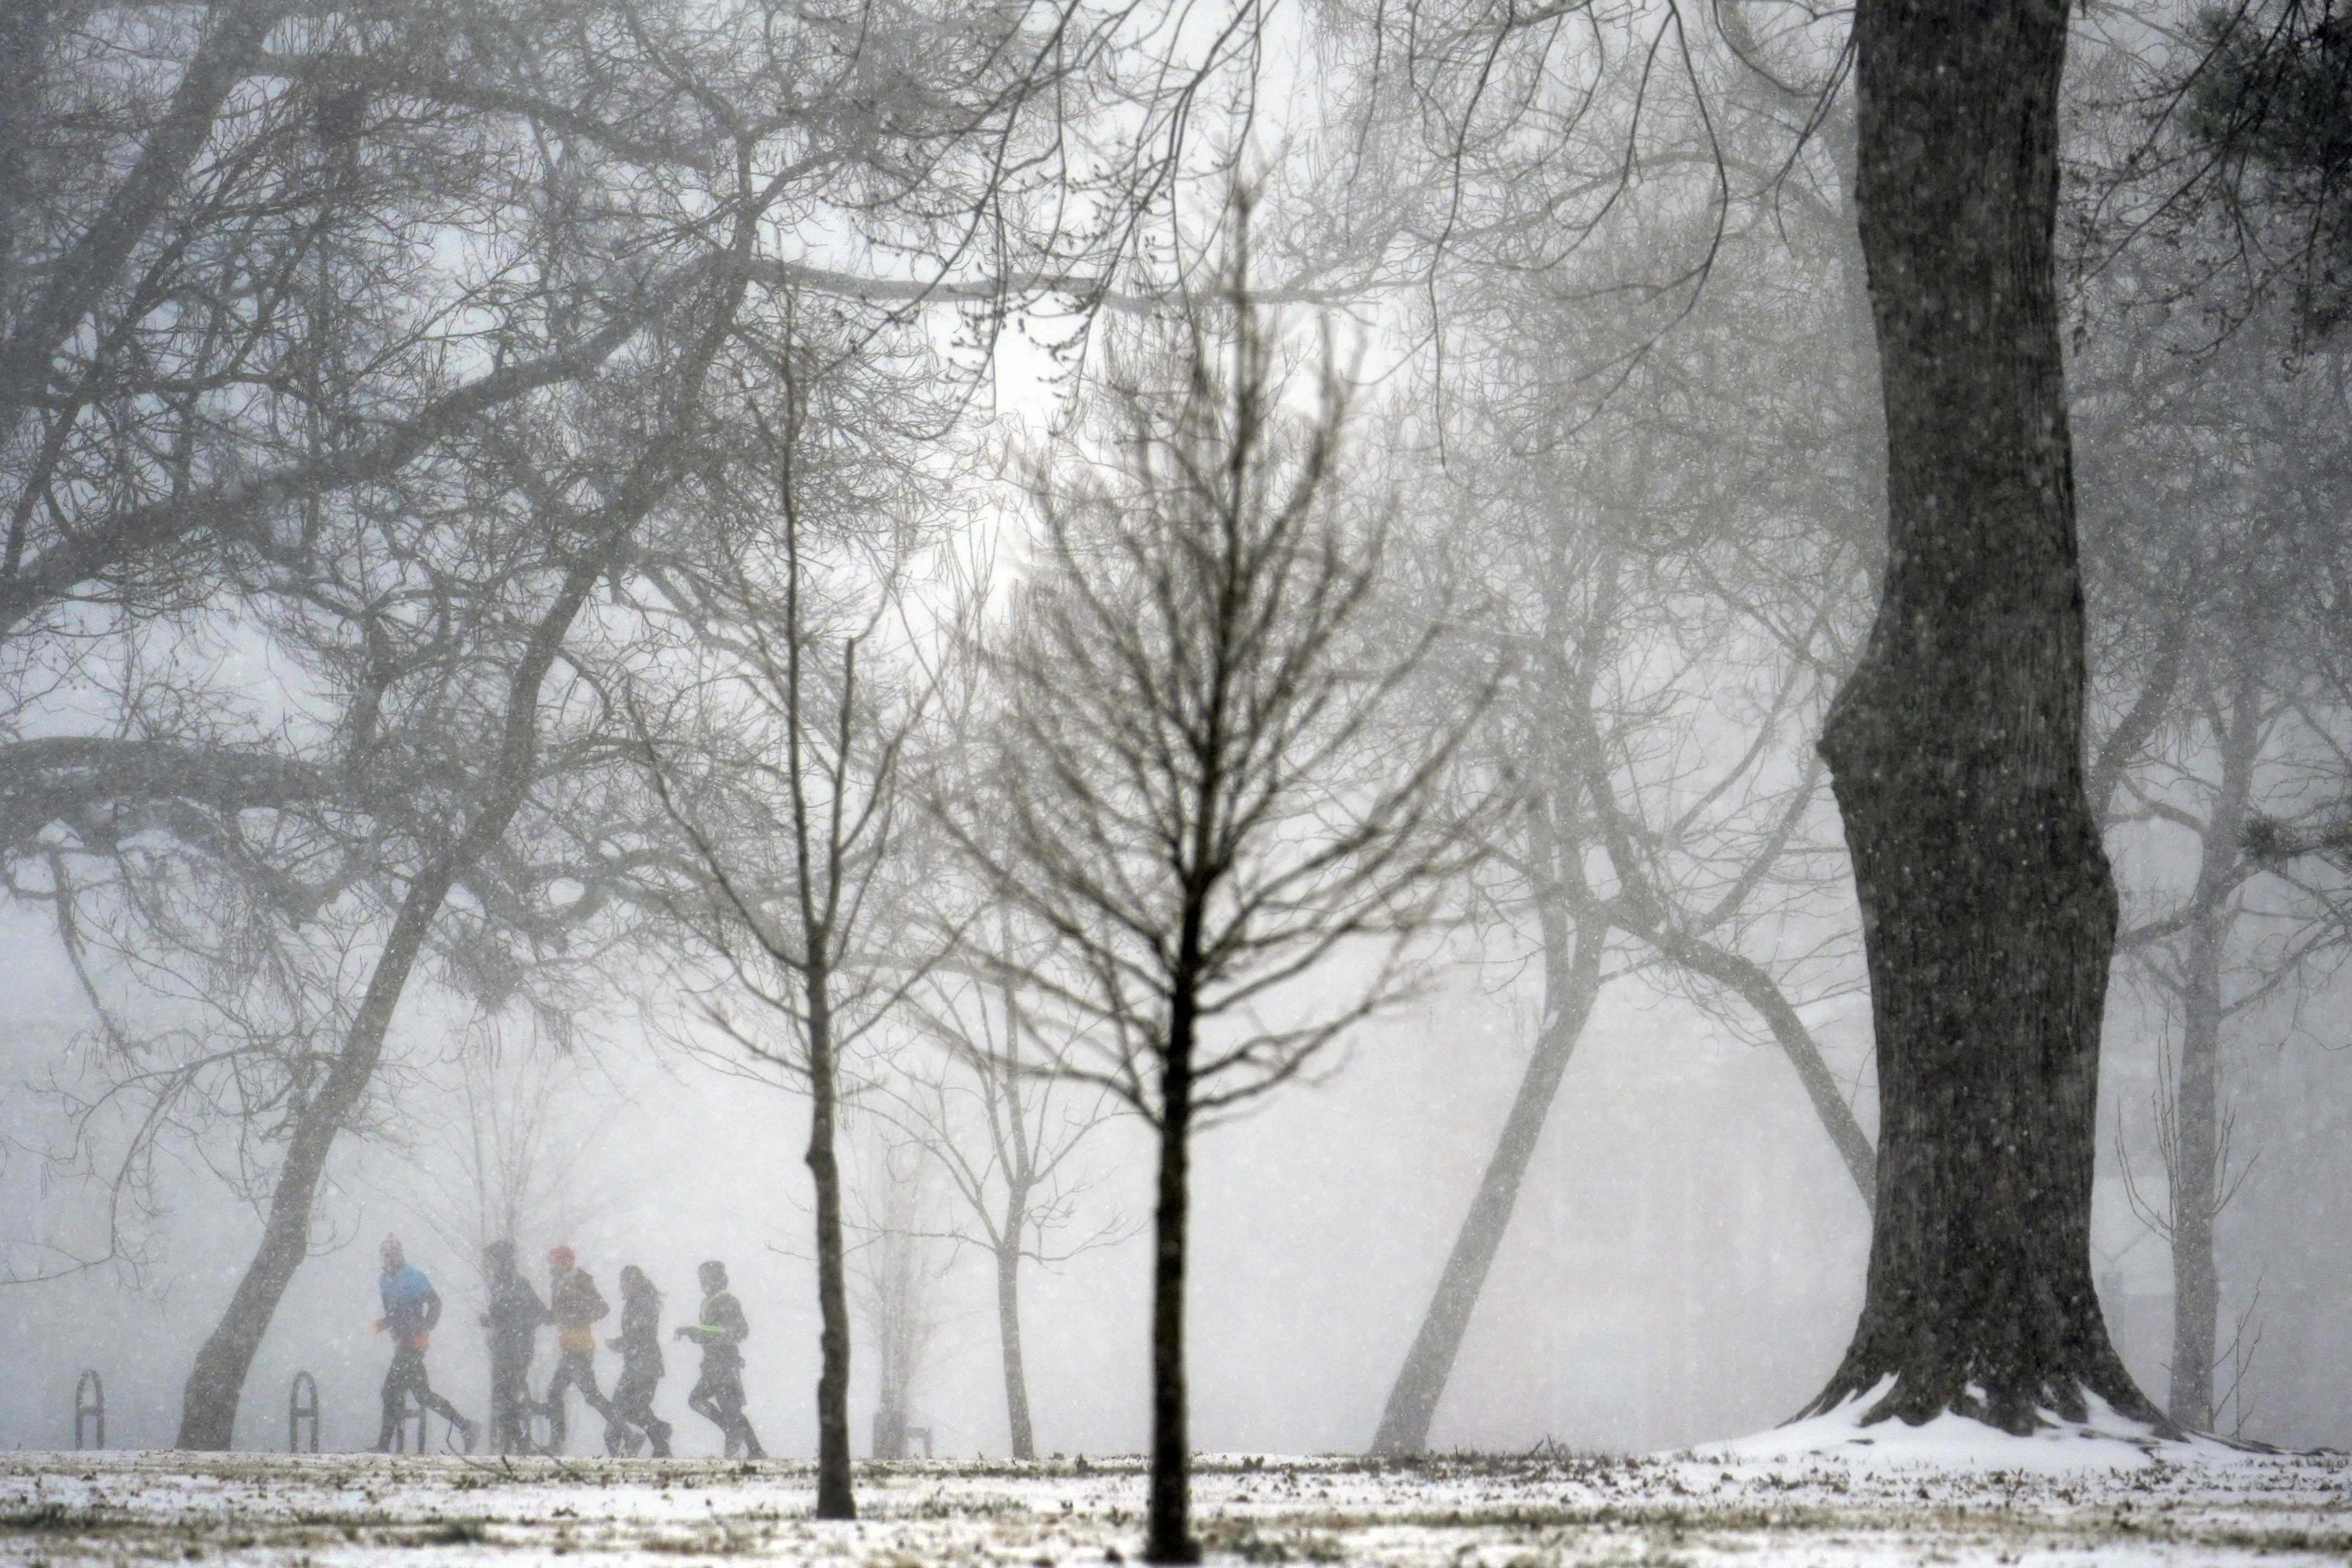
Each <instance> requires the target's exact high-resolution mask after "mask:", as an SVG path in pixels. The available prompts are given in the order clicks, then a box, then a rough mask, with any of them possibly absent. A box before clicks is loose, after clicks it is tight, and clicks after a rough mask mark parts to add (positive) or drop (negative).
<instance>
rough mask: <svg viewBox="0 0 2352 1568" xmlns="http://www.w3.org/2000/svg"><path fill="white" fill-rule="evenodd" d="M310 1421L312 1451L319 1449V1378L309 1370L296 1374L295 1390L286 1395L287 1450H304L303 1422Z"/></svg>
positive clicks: (293, 1452)
mask: <svg viewBox="0 0 2352 1568" xmlns="http://www.w3.org/2000/svg"><path fill="white" fill-rule="evenodd" d="M305 1421H308V1422H309V1423H310V1452H312V1453H314V1454H315V1453H317V1452H318V1451H319V1380H318V1379H317V1378H315V1377H313V1376H311V1375H310V1374H309V1373H307V1372H298V1373H296V1374H295V1375H294V1387H293V1391H292V1392H291V1393H289V1394H288V1395H287V1396H286V1451H287V1452H288V1453H289V1454H299V1453H300V1452H301V1451H302V1423H303V1422H305Z"/></svg>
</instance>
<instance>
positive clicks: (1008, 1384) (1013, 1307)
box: [996, 1226, 1037, 1459]
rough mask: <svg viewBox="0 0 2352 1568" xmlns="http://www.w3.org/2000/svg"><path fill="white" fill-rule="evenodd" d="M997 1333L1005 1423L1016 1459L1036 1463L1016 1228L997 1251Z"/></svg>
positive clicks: (1018, 1232)
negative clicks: (1023, 1349)
mask: <svg viewBox="0 0 2352 1568" xmlns="http://www.w3.org/2000/svg"><path fill="white" fill-rule="evenodd" d="M996 1331H997V1337H998V1339H999V1341H1000V1342H1001V1343H1003V1348H1004V1421H1005V1425H1006V1426H1007V1427H1009V1428H1010V1429H1011V1433H1012V1438H1013V1458H1016V1459H1034V1458H1036V1457H1037V1438H1036V1435H1035V1434H1034V1432H1033V1431H1032V1430H1031V1429H1030V1425H1029V1375H1028V1374H1027V1372H1026V1371H1025V1370H1024V1368H1023V1366H1022V1364H1021V1232H1020V1229H1019V1228H1017V1227H1014V1226H1008V1227H1007V1228H1006V1230H1005V1240H1004V1242H1003V1244H1002V1245H1000V1246H999V1247H998V1248H997V1249H996Z"/></svg>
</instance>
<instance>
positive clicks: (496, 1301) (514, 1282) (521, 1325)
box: [482, 1269, 555, 1361]
mask: <svg viewBox="0 0 2352 1568" xmlns="http://www.w3.org/2000/svg"><path fill="white" fill-rule="evenodd" d="M554 1321H555V1319H554V1318H553V1316H552V1315H551V1314H550V1313H549V1312H548V1310H547V1307H546V1305H545V1303H543V1302H542V1301H540V1299H539V1292H538V1291H534V1290H532V1289H531V1288H530V1281H529V1280H526V1279H524V1278H523V1277H522V1274H521V1272H520V1270H514V1269H509V1270H507V1271H506V1273H505V1275H504V1276H502V1277H501V1278H499V1279H496V1280H493V1281H490V1310H489V1311H488V1312H485V1313H483V1314H482V1324H483V1326H484V1327H485V1328H488V1330H489V1331H490V1350H491V1352H492V1354H497V1355H500V1356H515V1357H518V1358H520V1359H521V1360H524V1361H528V1360H530V1352H531V1341H532V1340H533V1339H535V1338H536V1337H537V1336H538V1334H539V1326H540V1325H541V1323H551V1322H554Z"/></svg>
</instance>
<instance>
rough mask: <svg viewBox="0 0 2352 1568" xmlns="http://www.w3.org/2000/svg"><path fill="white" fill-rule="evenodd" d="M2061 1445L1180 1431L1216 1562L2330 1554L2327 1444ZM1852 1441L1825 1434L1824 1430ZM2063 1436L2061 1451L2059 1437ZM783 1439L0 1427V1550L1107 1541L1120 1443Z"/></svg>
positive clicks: (844, 1548) (804, 1549)
mask: <svg viewBox="0 0 2352 1568" xmlns="http://www.w3.org/2000/svg"><path fill="white" fill-rule="evenodd" d="M1847 1456H1850V1457H1847ZM2070 1458H2071V1456H2070ZM2124 1458H2125V1460H2126V1464H2125V1466H2123V1467H2120V1468H2109V1467H2108V1465H2107V1464H2106V1463H2105V1462H2104V1460H2105V1456H2103V1455H2098V1454H2095V1453H2093V1452H2091V1450H2088V1449H2085V1450H2084V1459H2083V1460H2082V1461H2079V1462H2077V1463H2076V1464H2075V1465H2074V1467H2073V1468H2068V1467H2066V1466H2052V1465H2047V1464H2045V1465H2043V1466H2042V1467H2040V1468H2037V1469H1988V1468H1986V1467H1984V1466H1983V1465H1981V1464H1967V1463H1958V1464H1955V1463H1941V1464H1936V1463H1921V1462H1917V1461H1916V1460H1906V1459H1904V1458H1899V1457H1890V1456H1888V1455H1885V1454H1883V1453H1870V1452H1866V1451H1864V1450H1858V1449H1853V1448H1847V1449H1845V1450H1844V1454H1843V1456H1841V1455H1835V1454H1833V1455H1831V1456H1829V1457H1823V1456H1822V1455H1821V1454H1808V1455H1801V1456H1795V1457H1791V1458H1770V1457H1759V1456H1758V1455H1757V1454H1756V1453H1754V1452H1753V1451H1751V1450H1750V1449H1749V1448H1748V1446H1747V1445H1742V1446H1740V1450H1739V1451H1738V1452H1733V1453H1727V1454H1721V1455H1718V1456H1717V1457H1712V1458H1701V1457H1698V1456H1696V1455H1689V1454H1685V1455H1678V1456H1669V1457H1664V1458H1640V1459H1615V1458H1580V1457H1559V1458H1507V1459H1473V1458H1461V1459H1439V1460H1432V1461H1429V1462H1427V1463H1424V1464H1420V1465H1415V1466H1410V1467H1400V1466H1382V1465H1381V1464H1380V1463H1379V1462H1378V1461H1359V1460H1352V1459H1328V1458H1327V1459H1281V1458H1276V1459H1265V1460H1259V1459H1254V1458H1253V1459H1243V1458H1218V1459H1211V1460H1204V1461H1203V1463H1202V1470H1201V1473H1200V1475H1199V1477H1198V1479H1197V1483H1196V1489H1195V1494H1194V1496H1195V1508H1196V1512H1197V1517H1198V1519H1199V1520H1200V1522H1201V1531H1202V1536H1203V1538H1204V1540H1205V1541H1206V1542H1208V1543H1209V1545H1210V1546H1211V1549H1212V1560H1213V1561H1217V1562H1223V1563H1283V1562H1291V1563H1297V1562H1314V1563H1394V1564H1401V1565H1402V1564H1411V1565H1414V1568H1424V1565H1425V1568H1440V1565H1444V1568H1506V1565H1508V1568H1539V1565H1549V1564H1578V1565H1582V1564H1612V1565H1615V1568H1633V1565H1637V1564H1654V1565H1658V1568H1664V1565H1667V1564H1689V1565H1692V1568H1698V1565H1702V1564H1741V1565H1744V1568H1784V1565H1795V1564H1806V1565H1813V1564H1822V1565H1827V1568H1844V1565H1849V1564H1851V1565H1855V1568H1861V1565H1865V1564H1866V1565H1871V1568H1878V1565H1882V1564H1887V1565H1891V1564H1897V1563H1902V1564H1910V1563H1962V1564H1991V1563H2031V1564H2057V1563H2092V1562H2097V1563H2133V1564H2157V1563H2162V1564H2179V1565H2181V1568H2189V1565H2191V1564H2197V1565H2201V1564H2207V1563H2252V1562H2254V1561H2256V1560H2258V1559H2259V1560H2260V1561H2261V1562H2263V1563H2265V1564H2270V1565H2273V1568H2290V1565H2297V1564H2304V1563H2331V1564H2338V1565H2341V1564H2345V1563H2352V1461H2347V1459H2346V1458H2343V1457H2341V1456H2328V1457H2323V1458H2245V1457H2239V1456H2221V1457H2217V1458H2210V1459H2204V1458H2200V1459H2194V1460H2192V1461H2190V1462H2188V1463H2164V1462H2158V1463H2147V1462H2146V1461H2145V1459H2144V1457H2142V1456H2139V1455H2137V1453H2136V1452H2126V1454H2125V1455H2124ZM812 1490H813V1480H812V1477H811V1473H810V1470H809V1469H808V1467H806V1466H804V1465H790V1464H773V1463H772V1464H766V1465H762V1466H760V1467H758V1468H757V1469H752V1468H751V1467H745V1466H736V1465H727V1464H722V1463H720V1462H719V1461H716V1460H693V1459H679V1460H662V1461H656V1460H628V1461H620V1462H610V1461H603V1460H594V1459H573V1460H567V1461H564V1462H563V1464H562V1466H561V1468H559V1467H558V1466H557V1465H555V1464H553V1463H551V1462H548V1461H545V1460H533V1461H519V1462H515V1463H513V1464H511V1466H502V1465H500V1464H499V1462H498V1461H495V1460H489V1461H484V1460H479V1459H477V1460H472V1461H467V1460H460V1459H457V1458H394V1459H383V1458H366V1457H359V1456H329V1455H320V1456H316V1457H310V1456H305V1457H302V1458H287V1457H280V1456H263V1455H252V1454H242V1455H223V1456H202V1455H181V1454H168V1453H153V1454H132V1453H106V1454H86V1455H84V1454H12V1455H5V1456H0V1562H5V1563H27V1564H29V1563H47V1564H51V1565H55V1568H65V1565H67V1564H79V1563H162V1562H165V1561H173V1562H178V1561H182V1560H189V1561H194V1560H199V1559H202V1560H206V1561H211V1560H215V1559H227V1560H231V1561H236V1562H241V1563H280V1564H287V1565H289V1568H291V1565H293V1564H297V1563H303V1564H311V1565H316V1568H330V1565H357V1564H366V1565H368V1568H381V1565H382V1564H383V1563H386V1562H388V1561H396V1562H398V1563H402V1564H404V1565H405V1564H415V1568H438V1565H440V1564H445V1563H446V1564H476V1563H491V1562H493V1561H496V1562H499V1563H522V1562H533V1563H541V1562H552V1561H553V1560H554V1559H556V1558H559V1557H560V1558H563V1559H565V1560H566V1568H570V1565H571V1564H572V1563H604V1562H622V1561H636V1562H644V1561H646V1559H647V1557H648V1556H649V1555H657V1556H658V1557H660V1558H661V1559H663V1560H666V1561H670V1562H677V1561H681V1560H688V1559H693V1558H702V1557H710V1558H717V1557H733V1558H740V1557H756V1558H766V1559H771V1560H774V1561H779V1562H787V1563H834V1564H840V1565H841V1568H915V1565H917V1564H929V1563H943V1564H970V1565H972V1568H979V1565H982V1564H1004V1565H1006V1568H1015V1565H1019V1568H1036V1565H1045V1564H1051V1565H1054V1568H1069V1565H1073V1564H1086V1563H1106V1562H1111V1563H1116V1562H1120V1561H1123V1560H1125V1559H1127V1558H1128V1557H1129V1556H1131V1554H1132V1553H1133V1552H1134V1551H1135V1550H1136V1547H1137V1545H1138V1542H1139V1540H1140V1534H1141V1531H1140V1524H1139V1513H1140V1511H1141V1505H1142V1501H1143V1478H1142V1475H1141V1473H1140V1470H1139V1466H1138V1465H1137V1463H1136V1462H1135V1461H1133V1460H1121V1461H1112V1462H1107V1463H1101V1464H1095V1465H1090V1466H1086V1467H1084V1468H1081V1467H1079V1466H1078V1465H1076V1464H1070V1463H1057V1464H1048V1465H1037V1466H1020V1465H1008V1464H1001V1463H985V1462H970V1463H953V1462H948V1461H940V1462H938V1463H921V1464H908V1465H897V1466H888V1467H867V1468H862V1469H861V1470H860V1473H859V1479H858V1498H859V1504H860V1507H861V1509H862V1510H863V1511H864V1512H865V1515H866V1517H865V1518H863V1519H862V1520H860V1521H858V1522H857V1523H855V1524H825V1525H820V1524H817V1523H815V1522H814V1521H811V1520H809V1519H808V1518H807V1517H806V1515H807V1511H808V1508H809V1504H810V1500H811V1497H812Z"/></svg>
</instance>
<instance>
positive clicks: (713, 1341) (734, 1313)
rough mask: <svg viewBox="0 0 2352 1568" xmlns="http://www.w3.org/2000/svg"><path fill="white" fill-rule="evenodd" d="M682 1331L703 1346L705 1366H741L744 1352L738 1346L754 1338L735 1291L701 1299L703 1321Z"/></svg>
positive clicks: (720, 1292) (721, 1292)
mask: <svg viewBox="0 0 2352 1568" xmlns="http://www.w3.org/2000/svg"><path fill="white" fill-rule="evenodd" d="M679 1332H680V1333H684V1334H685V1335H686V1337H687V1338H688V1339H690V1340H692V1341H693V1342H694V1343H697V1344H698V1345H700V1346H701V1347H702V1364H703V1365H704V1366H706V1367H712V1368H716V1367H729V1366H740V1365H742V1364H743V1353H742V1352H741V1351H740V1350H738V1349H736V1348H735V1347H736V1346H738V1345H740V1344H741V1343H743V1342H744V1341H745V1340H747V1339H749V1338H751V1324H750V1323H749V1322H746V1321H745V1320H744V1317H743V1307H742V1303H740V1302H739V1301H736V1299H735V1296H734V1292H732V1291H719V1292H718V1293H717V1294H715V1295H709V1296H705V1297H703V1298H702V1321H701V1322H698V1323H688V1324H686V1325H685V1326H684V1327H683V1328H682V1329H681V1330H680V1331H679Z"/></svg>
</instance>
